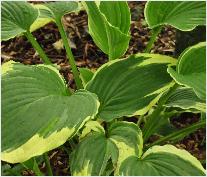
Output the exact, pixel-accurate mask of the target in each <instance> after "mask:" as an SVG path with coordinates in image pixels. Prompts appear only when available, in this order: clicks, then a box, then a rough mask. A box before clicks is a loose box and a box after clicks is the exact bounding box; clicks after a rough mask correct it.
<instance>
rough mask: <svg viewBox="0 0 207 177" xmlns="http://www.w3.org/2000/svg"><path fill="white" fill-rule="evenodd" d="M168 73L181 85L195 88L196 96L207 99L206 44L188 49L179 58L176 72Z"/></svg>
mask: <svg viewBox="0 0 207 177" xmlns="http://www.w3.org/2000/svg"><path fill="white" fill-rule="evenodd" d="M168 72H169V73H170V75H171V76H172V77H173V79H174V80H175V81H176V82H177V83H178V84H181V85H185V86H186V87H190V88H193V90H194V91H195V93H196V95H197V96H198V97H199V98H201V99H202V100H205V99H206V43H205V42H201V43H198V44H196V45H194V46H192V47H189V48H187V49H186V50H185V51H184V52H183V53H182V54H181V55H180V57H179V62H178V64H177V68H176V71H175V70H174V69H172V68H171V67H169V68H168Z"/></svg>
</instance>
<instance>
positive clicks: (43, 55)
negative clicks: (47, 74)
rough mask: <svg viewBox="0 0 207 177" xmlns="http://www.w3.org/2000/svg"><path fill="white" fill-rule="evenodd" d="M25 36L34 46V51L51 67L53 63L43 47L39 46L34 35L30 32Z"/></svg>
mask: <svg viewBox="0 0 207 177" xmlns="http://www.w3.org/2000/svg"><path fill="white" fill-rule="evenodd" d="M24 34H25V36H26V37H27V39H28V40H29V42H30V43H31V44H32V46H33V47H34V49H35V50H36V51H37V53H38V54H39V56H40V58H41V59H42V60H43V62H44V63H45V64H47V65H51V64H52V62H51V61H50V60H49V58H48V57H47V55H46V54H45V52H44V50H43V49H42V47H41V46H40V45H39V43H38V42H37V41H36V39H35V37H34V36H33V35H32V33H30V32H29V31H27V32H25V33H24Z"/></svg>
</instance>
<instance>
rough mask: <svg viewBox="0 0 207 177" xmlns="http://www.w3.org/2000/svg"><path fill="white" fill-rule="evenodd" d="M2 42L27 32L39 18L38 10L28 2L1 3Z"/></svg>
mask: <svg viewBox="0 0 207 177" xmlns="http://www.w3.org/2000/svg"><path fill="white" fill-rule="evenodd" d="M1 14H2V16H1V40H9V39H11V38H13V37H15V36H17V35H20V34H22V33H24V32H26V31H27V30H30V26H31V25H32V24H33V22H34V21H35V20H36V19H37V17H38V10H37V9H35V8H33V7H32V5H30V4H29V3H27V2H23V1H3V2H1Z"/></svg>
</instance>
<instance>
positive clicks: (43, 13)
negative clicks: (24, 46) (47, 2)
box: [30, 4, 53, 32]
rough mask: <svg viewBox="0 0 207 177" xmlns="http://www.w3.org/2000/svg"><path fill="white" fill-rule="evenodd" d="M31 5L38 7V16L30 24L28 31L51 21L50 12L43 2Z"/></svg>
mask: <svg viewBox="0 0 207 177" xmlns="http://www.w3.org/2000/svg"><path fill="white" fill-rule="evenodd" d="M33 7H34V8H35V9H38V11H39V16H38V18H37V19H36V20H35V21H34V23H33V24H32V25H31V27H30V32H33V31H35V30H37V29H39V28H41V27H43V26H45V25H46V24H48V23H50V22H52V21H53V17H52V14H51V13H50V11H48V8H47V7H46V6H44V5H43V4H34V5H33Z"/></svg>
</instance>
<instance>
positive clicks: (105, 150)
mask: <svg viewBox="0 0 207 177" xmlns="http://www.w3.org/2000/svg"><path fill="white" fill-rule="evenodd" d="M93 130H94V129H93ZM99 130H100V129H96V131H93V132H91V134H89V135H88V136H86V137H85V138H84V139H83V140H82V141H81V142H80V143H79V145H78V147H77V148H76V149H75V151H74V152H73V153H72V156H71V160H70V169H71V172H72V175H79V176H81V175H82V176H85V175H87V176H91V175H97V176H98V175H102V174H103V172H104V170H105V168H106V164H107V161H108V160H109V159H111V160H112V162H113V164H114V167H116V168H117V167H119V166H120V163H121V162H122V161H123V160H125V159H126V158H127V157H128V156H130V155H137V156H139V155H141V154H142V152H141V150H142V145H143V144H142V134H141V130H140V129H139V128H138V127H137V126H136V124H134V123H129V122H116V123H113V124H112V125H111V127H110V128H109V130H108V132H107V133H105V132H103V131H99Z"/></svg>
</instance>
